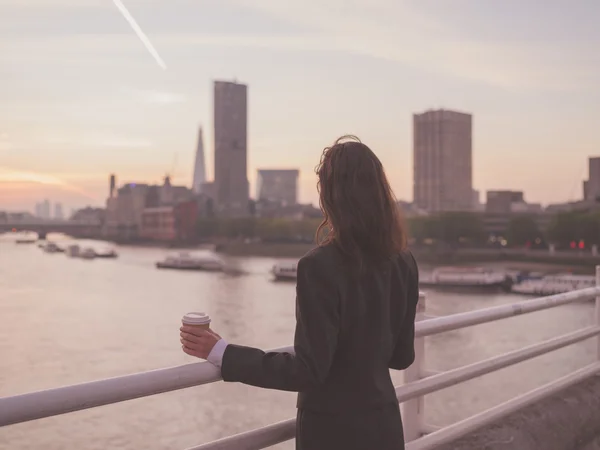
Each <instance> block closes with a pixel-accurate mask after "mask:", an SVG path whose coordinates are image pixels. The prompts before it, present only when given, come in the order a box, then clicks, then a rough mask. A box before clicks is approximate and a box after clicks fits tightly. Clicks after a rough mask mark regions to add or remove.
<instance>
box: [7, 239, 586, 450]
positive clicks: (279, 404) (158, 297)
mask: <svg viewBox="0 0 600 450" xmlns="http://www.w3.org/2000/svg"><path fill="white" fill-rule="evenodd" d="M118 251H119V258H118V259H115V260H93V261H85V260H81V259H73V258H69V257H67V256H65V255H64V254H60V253H59V254H46V253H44V252H43V251H42V250H40V249H39V248H37V246H35V245H16V244H15V243H14V242H12V241H8V240H6V239H4V240H2V239H1V237H0V318H1V323H2V326H1V327H0V396H8V395H15V394H20V393H26V392H30V391H35V390H40V389H48V388H53V387H59V386H65V385H69V384H73V383H80V382H85V381H92V380H97V379H101V378H106V377H113V376H118V375H125V374H130V373H133V372H139V371H145V370H151V369H156V368H162V367H167V366H175V365H180V364H185V363H188V362H192V361H193V360H194V359H193V358H192V357H189V356H187V355H185V354H183V353H182V352H181V348H180V343H179V326H180V319H181V316H182V314H183V313H185V312H188V311H194V310H201V311H207V312H209V313H210V315H211V316H212V317H213V325H212V326H213V328H214V329H215V330H216V331H217V332H219V333H220V334H221V335H222V336H223V337H226V338H227V339H228V340H229V341H230V342H235V343H243V344H247V345H254V346H259V347H262V348H274V347H279V346H284V345H289V344H291V341H292V336H293V329H294V292H295V291H294V286H293V284H287V283H274V282H272V281H271V280H270V275H269V273H268V271H269V268H270V267H271V265H272V264H273V262H274V260H273V259H269V258H229V259H227V260H226V262H227V264H228V265H230V266H232V267H235V268H237V269H239V270H240V272H243V273H242V274H239V275H226V274H217V273H201V272H191V273H190V272H177V271H159V270H157V269H155V267H154V263H155V262H156V261H158V260H159V259H162V258H163V257H164V256H165V255H166V254H167V253H168V252H167V251H166V250H162V249H153V248H127V247H121V248H118ZM519 299H521V298H520V297H518V296H515V295H511V294H458V293H439V292H429V293H427V311H428V313H429V314H431V315H446V314H452V313H457V312H462V311H470V310H474V309H477V308H483V307H487V306H493V305H499V304H503V303H507V302H513V301H516V300H519ZM592 311H593V305H592V304H591V303H585V304H574V305H568V306H564V307H561V308H557V309H553V310H548V311H542V312H539V313H534V314H531V315H524V316H520V317H516V318H512V319H509V320H505V321H499V322H495V323H491V324H486V325H480V326H477V327H472V328H468V329H464V330H459V331H454V332H449V333H445V334H442V335H438V336H432V337H430V338H427V345H426V361H427V367H428V368H429V369H431V370H447V369H451V368H454V367H458V366H461V365H464V364H468V363H471V362H475V361H478V360H481V359H483V358H487V357H491V356H493V355H496V354H500V353H503V352H507V351H510V350H514V349H517V348H520V347H523V346H525V345H529V344H533V343H536V342H539V341H540V340H543V339H549V338H551V337H553V336H556V335H559V334H563V333H567V332H569V331H573V330H575V329H578V328H580V327H583V326H586V325H590V324H591V323H592V316H593V315H592ZM593 353H594V343H593V342H590V341H588V342H583V343H580V344H577V345H574V346H571V347H568V348H566V349H562V350H560V351H558V352H555V353H552V354H549V355H545V356H542V357H539V358H536V359H535V360H532V361H529V362H526V363H522V364H519V365H517V366H514V367H511V368H507V369H504V370H502V371H499V372H496V373H494V374H490V375H487V376H484V377H481V378H479V379H476V380H472V381H470V382H467V383H463V384H461V385H458V386H455V387H452V388H449V389H446V390H444V391H441V392H439V393H436V394H433V395H429V396H427V398H426V405H425V407H426V419H427V422H428V423H431V424H434V425H446V424H449V423H452V422H453V421H456V420H459V419H462V418H465V417H468V416H469V415H472V414H474V413H476V412H478V411H482V410H484V409H486V408H489V407H491V406H493V405H495V404H497V403H500V402H502V401H504V400H507V399H509V398H511V397H513V396H515V395H516V394H519V393H522V392H526V391H527V390H530V389H532V388H535V387H537V386H539V385H540V384H542V383H544V382H548V381H551V380H552V379H554V378H557V377H559V376H561V375H564V374H567V373H569V372H570V371H572V370H573V369H575V368H577V367H580V366H583V365H585V364H587V363H590V362H592V361H593ZM393 376H394V379H395V381H396V382H397V383H398V384H399V383H401V381H402V375H401V374H400V373H394V375H393ZM294 407H295V396H294V394H291V393H284V392H276V391H267V390H261V389H256V388H252V387H247V386H243V385H239V384H229V383H227V384H226V383H214V384H211V385H207V386H201V387H197V388H191V389H186V390H182V391H178V392H172V393H166V394H160V395H156V396H152V397H148V398H144V399H138V400H133V401H129V402H124V403H120V404H116V405H109V406H105V407H101V408H95V409H91V410H88V411H80V412H76V413H71V414H66V415H63V416H58V417H52V418H48V419H43V420H38V421H34V422H29V423H24V424H19V425H14V426H10V427H5V428H2V429H0V448H1V449H3V450H4V449H6V450H9V449H10V450H25V449H27V450H32V449H44V450H64V449H78V450H95V449H98V450H100V449H102V450H104V449H119V450H134V449H135V450H138V449H142V448H143V449H147V450H151V449H169V450H170V449H172V450H183V449H185V448H187V447H190V446H193V445H198V444H200V443H204V442H208V441H210V440H213V439H217V438H220V437H223V436H227V435H230V434H233V433H239V432H242V431H245V430H251V429H253V428H257V427H261V426H265V425H268V424H270V423H273V422H275V421H279V420H283V419H286V418H290V417H292V416H294V415H295V409H294ZM273 448H277V449H291V448H293V443H292V442H288V443H285V444H281V445H279V446H277V447H273Z"/></svg>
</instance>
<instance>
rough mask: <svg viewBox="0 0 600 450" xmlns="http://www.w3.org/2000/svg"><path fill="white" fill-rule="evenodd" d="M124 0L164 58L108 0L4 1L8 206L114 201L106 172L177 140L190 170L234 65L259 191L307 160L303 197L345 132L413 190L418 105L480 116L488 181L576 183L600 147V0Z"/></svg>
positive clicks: (150, 157)
mask: <svg viewBox="0 0 600 450" xmlns="http://www.w3.org/2000/svg"><path fill="white" fill-rule="evenodd" d="M124 3H126V4H127V6H128V8H129V9H130V11H131V13H132V14H133V15H134V16H135V17H136V19H137V20H138V22H139V23H140V26H142V27H143V29H144V31H145V32H146V34H147V35H148V36H149V38H150V39H151V40H152V42H153V44H154V46H155V47H156V48H157V50H158V51H159V52H160V54H161V56H162V57H163V58H164V60H165V61H166V64H167V66H168V69H167V70H166V71H162V70H161V69H160V68H158V67H157V66H156V63H155V62H154V61H153V60H152V58H151V57H150V56H149V55H148V54H147V52H146V50H145V49H144V48H143V46H142V45H141V43H140V42H139V40H138V39H137V37H136V36H135V35H134V34H133V33H132V31H131V29H130V28H129V26H128V24H127V23H126V22H124V21H123V19H122V17H120V15H119V12H118V11H116V10H115V8H114V7H113V6H112V5H111V4H110V2H106V4H104V3H102V2H99V1H93V0H89V1H85V0H81V1H74V0H44V1H41V0H30V1H28V2H20V1H17V0H2V1H0V16H2V17H3V18H6V19H7V23H10V24H11V25H10V26H9V27H5V28H3V30H2V32H0V46H2V49H3V71H2V72H1V73H0V95H2V97H3V99H5V101H4V102H3V104H2V105H0V124H1V125H0V208H3V209H10V210H16V209H29V210H32V209H33V207H34V204H35V203H36V201H38V199H39V198H44V197H49V198H53V199H56V201H60V202H61V203H63V205H66V206H68V209H70V207H73V206H85V205H87V204H91V205H103V203H104V200H105V198H106V183H105V180H106V176H107V174H109V173H112V172H118V173H119V174H120V178H121V179H122V180H123V181H129V180H131V181H133V180H139V181H144V180H152V179H156V178H160V177H162V176H163V175H164V174H165V173H167V172H169V171H170V167H171V161H172V158H173V154H174V153H175V152H176V153H178V155H179V160H178V166H177V168H176V172H175V173H174V174H173V175H174V176H173V179H174V181H175V182H177V183H178V184H186V185H189V186H191V183H192V177H191V173H192V169H193V164H194V162H193V161H194V153H195V152H194V151H195V145H196V142H195V141H196V139H197V134H196V130H197V126H198V123H202V124H204V126H205V130H207V132H206V133H205V136H204V137H205V139H206V142H207V143H209V142H212V140H213V136H212V130H211V128H212V120H211V95H212V85H211V80H213V79H234V78H235V77H237V78H239V79H241V80H244V82H245V83H247V84H248V85H249V86H250V87H251V89H252V92H251V94H252V95H251V98H250V99H249V104H250V105H251V108H250V111H249V130H248V134H249V142H248V155H249V156H248V171H247V174H248V177H249V178H250V183H251V186H252V187H251V192H255V186H256V169H258V168H267V167H298V168H299V169H300V172H301V177H300V180H299V199H300V201H301V202H303V203H316V199H317V195H316V188H315V184H316V179H315V176H314V172H313V168H314V166H315V165H316V164H317V162H318V158H319V156H320V153H321V151H322V149H323V147H325V146H327V145H329V144H331V142H333V141H334V140H335V138H336V137H338V136H340V135H343V134H346V133H353V134H356V135H358V136H359V137H360V138H361V139H362V140H363V141H364V142H365V143H366V144H367V145H369V146H370V147H371V148H372V149H373V150H374V151H375V152H376V153H377V155H378V156H379V157H380V158H381V160H382V162H383V164H384V166H385V168H386V170H387V172H388V176H389V178H390V180H391V183H392V186H393V188H394V191H395V193H396V195H397V197H398V198H399V199H405V200H412V183H413V177H412V157H411V153H412V131H411V128H412V127H411V120H412V114H413V113H414V112H417V111H423V110H426V109H430V108H432V109H438V108H441V107H443V108H448V109H456V110H461V111H462V110H464V111H469V112H470V113H472V114H473V115H474V116H475V122H474V135H473V139H474V142H473V154H474V160H473V175H474V180H473V186H474V188H475V189H478V190H480V191H482V192H485V191H488V190H495V189H513V190H522V191H525V192H526V194H527V198H528V199H529V200H530V201H532V202H541V203H544V204H548V203H553V202H560V201H566V200H575V199H578V198H581V197H582V181H583V180H584V179H585V177H586V176H587V161H588V157H590V156H596V155H599V154H600V137H599V136H598V135H597V133H596V131H595V122H596V121H597V117H598V116H600V93H599V92H598V89H597V87H596V83H595V80H597V79H600V62H599V61H598V59H597V58H596V57H595V56H594V55H595V48H596V47H597V45H598V44H600V30H599V29H598V27H597V26H596V25H597V18H598V17H599V14H600V5H598V4H597V3H596V2H593V1H581V2H578V3H577V4H576V5H573V4H571V3H569V2H566V1H553V2H550V3H551V4H548V5H547V6H548V7H547V8H545V9H544V10H543V11H540V9H539V7H538V5H537V3H536V2H534V1H531V0H530V1H523V2H519V3H516V2H515V1H508V2H505V3H503V4H502V6H498V5H495V6H494V7H493V8H492V7H490V6H485V5H483V4H481V2H476V1H468V0H461V1H460V2H458V3H457V4H455V5H453V6H452V7H451V6H448V5H443V4H440V3H439V2H427V1H426V2H405V3H403V4H401V5H399V4H397V3H398V2H394V1H392V0H389V1H388V0H377V1H375V2H371V1H366V0H360V1H357V2H353V8H352V9H344V8H343V4H342V3H341V2H340V1H338V0H335V1H333V2H328V4H327V5H324V4H322V2H316V0H308V1H307V2H305V3H304V4H303V5H302V7H300V5H283V4H281V3H279V2H272V1H262V2H259V1H253V0H244V1H221V2H216V1H212V0H209V1H207V2H203V3H202V5H198V4H197V3H198V2H192V1H189V0H176V1H175V2H153V3H152V4H151V5H148V4H144V2H141V1H139V0H129V1H126V2H124ZM516 11H518V14H516V13H515V12H516ZM241 13H244V14H241ZM241 17H244V19H243V20H242V19H241ZM217 24H218V25H217ZM509 30H510V31H509ZM391 42H394V45H391V44H390V43H391ZM398 42H400V43H403V42H404V43H407V44H406V45H397V43H398ZM211 147H212V146H211V145H205V151H206V154H207V155H209V154H211V155H212V152H213V151H214V149H213V148H211ZM282 148H285V151H282ZM140 161H144V163H143V164H140ZM211 163H212V161H209V160H207V161H206V167H207V168H210V167H212V165H211ZM209 172H210V171H209ZM507 173H508V174H510V177H507V176H506V174H507ZM213 175H214V174H212V173H208V174H207V177H208V178H209V179H210V178H211V177H212V176H213Z"/></svg>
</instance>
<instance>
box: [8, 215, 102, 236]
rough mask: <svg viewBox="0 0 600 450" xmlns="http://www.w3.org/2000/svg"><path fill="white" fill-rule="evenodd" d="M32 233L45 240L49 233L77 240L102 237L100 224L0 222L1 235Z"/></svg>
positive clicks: (56, 221)
mask: <svg viewBox="0 0 600 450" xmlns="http://www.w3.org/2000/svg"><path fill="white" fill-rule="evenodd" d="M13 231H14V232H24V231H30V232H35V233H37V234H38V236H39V238H40V239H45V238H46V235H47V234H49V233H64V234H68V235H69V236H73V237H75V238H89V239H92V238H99V237H101V235H102V224H101V223H100V222H76V221H71V220H51V221H44V220H23V221H18V222H3V221H0V233H10V232H13Z"/></svg>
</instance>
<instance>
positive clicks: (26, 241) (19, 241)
mask: <svg viewBox="0 0 600 450" xmlns="http://www.w3.org/2000/svg"><path fill="white" fill-rule="evenodd" d="M36 242H37V238H35V239H34V238H18V239H16V240H15V243H16V244H35V243H36Z"/></svg>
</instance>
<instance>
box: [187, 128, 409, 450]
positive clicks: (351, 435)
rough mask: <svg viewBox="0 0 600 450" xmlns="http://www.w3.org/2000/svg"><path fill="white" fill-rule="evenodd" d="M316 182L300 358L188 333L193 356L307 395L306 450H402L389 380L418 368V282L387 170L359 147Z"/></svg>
mask: <svg viewBox="0 0 600 450" xmlns="http://www.w3.org/2000/svg"><path fill="white" fill-rule="evenodd" d="M348 138H350V140H348ZM317 175H318V183H317V187H318V189H319V197H320V206H321V210H322V211H323V214H324V217H325V219H324V221H323V223H322V224H321V226H320V227H319V230H318V231H317V239H318V241H319V246H318V247H317V248H316V249H314V250H312V251H310V252H309V253H308V254H307V255H306V256H304V257H303V258H302V259H301V260H300V261H299V263H298V271H297V272H298V278H297V285H296V332H295V340H294V349H295V354H294V355H293V354H289V353H265V352H263V351H261V350H259V349H256V348H250V347H243V346H239V345H232V344H227V343H226V342H225V341H224V340H223V339H221V338H220V337H219V336H218V335H217V334H216V333H214V332H213V331H210V330H208V331H196V330H194V329H193V328H189V327H185V326H184V327H182V328H181V343H182V345H183V351H184V352H185V353H187V354H189V355H193V356H197V357H199V358H204V359H208V360H209V361H211V362H212V363H213V364H215V365H216V366H218V367H221V374H222V377H223V380H224V381H234V382H240V383H245V384H249V385H252V386H258V387H262V388H268V389H279V390H284V391H296V392H299V394H298V416H297V426H296V448H297V449H300V450H336V449H344V450H354V449H356V450H388V449H389V450H399V449H404V435H403V432H402V422H401V418H400V409H399V406H398V401H397V400H396V396H395V392H394V386H393V384H392V381H391V378H390V372H389V369H390V368H392V369H398V370H402V369H406V368H407V367H408V366H410V365H411V364H412V362H413V360H414V345H413V341H414V321H415V312H416V306H417V301H418V297H419V290H418V284H419V282H418V269H417V265H416V263H415V260H414V258H413V257H412V255H411V254H410V252H408V251H407V250H406V230H405V228H404V226H403V223H402V220H401V217H400V212H399V210H398V208H397V205H396V201H395V199H394V195H393V193H392V190H391V188H390V186H389V183H388V181H387V178H386V176H385V172H384V170H383V167H382V165H381V162H380V161H379V159H378V158H377V156H375V154H374V153H373V152H372V151H371V150H370V149H369V148H368V147H367V146H366V145H364V144H362V143H361V142H360V141H359V140H358V139H357V138H354V137H352V136H346V137H344V138H340V139H338V140H337V141H336V142H335V144H334V145H333V146H331V147H329V148H326V149H325V150H324V151H323V155H322V157H321V162H320V164H319V166H318V167H317ZM325 231H326V232H325Z"/></svg>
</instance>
